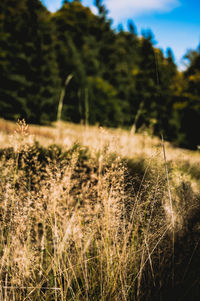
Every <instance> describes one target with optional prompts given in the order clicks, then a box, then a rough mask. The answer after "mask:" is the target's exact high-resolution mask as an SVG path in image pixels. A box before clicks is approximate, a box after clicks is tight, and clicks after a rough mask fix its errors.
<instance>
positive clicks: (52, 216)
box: [0, 120, 200, 301]
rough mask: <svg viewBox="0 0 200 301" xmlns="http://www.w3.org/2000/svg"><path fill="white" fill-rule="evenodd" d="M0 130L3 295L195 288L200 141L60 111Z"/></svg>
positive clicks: (92, 295)
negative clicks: (47, 122) (75, 120)
mask: <svg viewBox="0 0 200 301" xmlns="http://www.w3.org/2000/svg"><path fill="white" fill-rule="evenodd" d="M0 142H1V149H0V158H1V160H0V170H1V172H0V179H1V181H0V190H1V193H0V195H1V198H0V216H1V218H0V234H1V235H0V254H1V255H0V280H1V290H0V298H1V299H2V300H6V301H7V300H52V301H53V300H81V301H82V300H130V301H132V300H137V301H139V300H141V301H142V300H145V301H147V300H161V299H162V300H166V301H168V300H191V301H197V300H199V296H200V289H199V288H200V282H199V281H200V279H199V275H200V255H199V254H200V244H199V240H200V156H199V152H198V151H196V152H195V151H188V150H184V149H178V148H175V147H173V146H172V145H170V144H169V143H164V142H162V141H161V140H159V139H158V138H155V137H151V136H150V135H149V134H148V133H145V132H143V133H141V134H135V133H134V129H133V130H132V132H130V131H125V130H121V129H106V128H99V127H97V126H93V127H92V126H83V125H74V124H71V123H61V122H60V123H58V124H54V125H53V126H52V127H42V126H27V125H26V124H25V123H24V122H23V121H21V122H19V123H18V124H14V123H11V122H8V121H5V120H0Z"/></svg>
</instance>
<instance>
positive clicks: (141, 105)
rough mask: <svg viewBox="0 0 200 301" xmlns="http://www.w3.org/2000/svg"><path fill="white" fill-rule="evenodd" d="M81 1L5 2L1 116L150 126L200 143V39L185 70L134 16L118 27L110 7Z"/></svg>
mask: <svg viewBox="0 0 200 301" xmlns="http://www.w3.org/2000/svg"><path fill="white" fill-rule="evenodd" d="M95 6H96V8H97V10H98V14H97V15H95V14H94V13H93V12H92V11H91V10H90V9H89V8H88V7H85V6H84V5H83V4H82V3H81V1H77V0H74V1H66V0H64V1H63V4H62V7H61V8H60V9H59V10H58V11H56V12H55V13H51V12H49V11H48V10H47V9H46V7H45V6H44V5H43V4H42V3H41V1H39V0H1V1H0V117H1V118H4V119H8V120H14V121H16V120H18V119H20V118H24V119H25V120H26V121H27V122H28V123H32V124H47V125H48V124H51V122H53V121H55V120H57V118H58V115H59V114H58V104H59V99H60V95H61V91H62V92H63V97H64V98H63V107H62V111H60V116H59V118H61V119H62V120H64V121H70V122H74V123H82V124H84V123H85V124H91V125H94V124H97V125H100V126H105V127H121V128H131V127H133V128H134V129H135V131H136V132H140V131H143V130H147V131H149V132H150V134H152V135H157V136H161V135H163V137H164V139H166V140H168V141H171V142H173V144H174V145H176V146H180V147H184V148H189V149H197V148H198V147H199V145H200V131H199V129H200V46H198V47H197V49H196V50H189V51H188V52H187V53H186V54H185V58H186V59H187V67H186V69H185V70H184V71H179V70H178V67H177V66H176V64H175V61H174V57H173V52H172V50H171V49H167V50H166V51H165V52H163V51H162V50H161V49H159V48H157V47H156V42H155V37H154V35H153V33H152V31H151V30H146V31H143V32H142V34H141V35H140V34H138V32H137V29H136V26H135V24H134V20H129V21H128V24H127V29H126V30H125V29H124V28H123V27H122V26H118V28H117V29H113V27H112V20H110V19H109V18H108V12H107V9H106V7H105V6H104V5H103V4H102V1H101V0H96V1H95Z"/></svg>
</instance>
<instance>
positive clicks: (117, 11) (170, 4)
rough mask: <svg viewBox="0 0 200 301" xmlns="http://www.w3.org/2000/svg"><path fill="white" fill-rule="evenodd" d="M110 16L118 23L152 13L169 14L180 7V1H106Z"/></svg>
mask: <svg viewBox="0 0 200 301" xmlns="http://www.w3.org/2000/svg"><path fill="white" fill-rule="evenodd" d="M105 5H106V8H107V9H108V10H109V15H110V16H111V17H112V18H114V19H115V20H116V19H117V20H118V21H120V20H123V19H124V18H131V17H135V16H138V15H143V14H147V13H150V12H167V11H171V10H172V9H173V8H175V7H178V6H179V5H180V1H179V0H105Z"/></svg>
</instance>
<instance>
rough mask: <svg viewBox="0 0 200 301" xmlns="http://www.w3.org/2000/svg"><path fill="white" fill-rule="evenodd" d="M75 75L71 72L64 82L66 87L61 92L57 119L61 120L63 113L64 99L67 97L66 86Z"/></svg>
mask: <svg viewBox="0 0 200 301" xmlns="http://www.w3.org/2000/svg"><path fill="white" fill-rule="evenodd" d="M72 77H73V75H72V74H69V75H68V76H67V78H66V80H65V83H64V87H63V88H62V90H61V93H60V99H59V103H58V112H57V121H58V122H59V121H60V120H61V115H62V108H63V100H64V97H65V93H66V88H67V86H68V85H69V83H70V81H71V79H72Z"/></svg>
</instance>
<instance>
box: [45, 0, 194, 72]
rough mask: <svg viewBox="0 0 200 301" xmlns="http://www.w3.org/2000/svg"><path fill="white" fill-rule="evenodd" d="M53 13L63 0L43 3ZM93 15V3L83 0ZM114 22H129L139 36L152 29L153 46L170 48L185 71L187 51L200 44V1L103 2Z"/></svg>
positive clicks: (143, 0) (123, 0)
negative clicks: (130, 20) (184, 60)
mask: <svg viewBox="0 0 200 301" xmlns="http://www.w3.org/2000/svg"><path fill="white" fill-rule="evenodd" d="M42 2H43V3H44V4H45V5H46V6H47V8H48V9H49V10H50V11H52V12H54V11H56V10H57V9H59V8H60V6H61V3H62V0H42ZM82 3H83V4H84V5H86V6H89V7H90V8H91V9H92V10H93V11H94V12H95V8H94V6H93V0H82ZM103 3H104V4H105V6H106V8H107V9H108V10H109V17H110V18H111V19H113V27H114V28H116V27H117V25H118V24H123V25H124V28H126V24H127V20H129V19H132V20H133V22H134V23H135V25H136V27H137V31H138V34H140V33H141V30H142V29H151V30H152V31H153V33H154V35H155V40H156V41H157V44H156V47H160V48H162V49H163V51H165V50H166V48H167V47H170V48H172V50H173V52H174V56H175V59H176V63H177V64H178V66H179V68H180V69H184V62H183V60H182V57H183V56H184V54H185V53H186V52H187V50H188V49H196V48H197V46H198V44H199V43H200V0H104V1H103Z"/></svg>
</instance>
